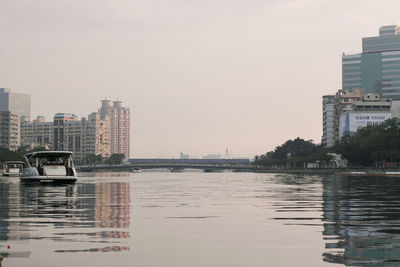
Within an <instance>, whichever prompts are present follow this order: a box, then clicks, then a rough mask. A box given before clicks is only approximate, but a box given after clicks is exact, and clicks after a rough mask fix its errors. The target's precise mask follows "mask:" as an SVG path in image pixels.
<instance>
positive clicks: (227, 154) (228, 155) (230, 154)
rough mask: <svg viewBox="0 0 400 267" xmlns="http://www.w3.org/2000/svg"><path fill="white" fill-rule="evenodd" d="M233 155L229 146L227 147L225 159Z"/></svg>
mask: <svg viewBox="0 0 400 267" xmlns="http://www.w3.org/2000/svg"><path fill="white" fill-rule="evenodd" d="M231 157H232V153H231V152H229V149H228V148H226V149H225V156H224V158H225V159H230V158H231Z"/></svg>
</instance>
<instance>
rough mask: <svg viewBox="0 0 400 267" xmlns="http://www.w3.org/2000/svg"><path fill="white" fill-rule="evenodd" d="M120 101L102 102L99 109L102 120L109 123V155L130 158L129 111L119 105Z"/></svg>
mask: <svg viewBox="0 0 400 267" xmlns="http://www.w3.org/2000/svg"><path fill="white" fill-rule="evenodd" d="M121 103H122V102H121V101H113V105H111V101H110V100H102V101H101V108H100V109H99V113H100V117H101V119H102V120H104V119H106V118H107V117H108V119H109V121H110V132H111V135H110V138H111V154H124V155H125V158H126V159H129V156H130V110H129V108H127V107H123V106H122V105H121Z"/></svg>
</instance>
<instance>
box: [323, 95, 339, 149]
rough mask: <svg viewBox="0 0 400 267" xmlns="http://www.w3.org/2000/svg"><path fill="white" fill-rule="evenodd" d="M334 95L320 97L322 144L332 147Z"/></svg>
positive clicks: (333, 138)
mask: <svg viewBox="0 0 400 267" xmlns="http://www.w3.org/2000/svg"><path fill="white" fill-rule="evenodd" d="M334 126H335V96H334V95H324V96H323V97H322V141H321V143H322V145H324V146H326V147H332V146H334V145H335V141H336V140H335V127H334Z"/></svg>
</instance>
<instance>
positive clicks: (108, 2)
mask: <svg viewBox="0 0 400 267" xmlns="http://www.w3.org/2000/svg"><path fill="white" fill-rule="evenodd" d="M399 7H400V2H398V1H394V0H391V1H385V0H384V1H379V2H377V1H372V0H370V1H361V0H355V1H345V0H338V1H328V0H295V1H293V0H284V1H277V0H267V1H261V0H247V1H239V0H231V1H227V0H215V1H208V0H204V1H195V0H187V1H183V0H170V1H160V0H148V1H137V0H130V1H128V0H96V1H95V0H86V1H77V0H68V1H66V0H59V1H50V0H36V1H29V0H3V1H1V2H0V33H1V36H2V41H1V43H0V88H2V87H5V88H11V89H12V90H13V92H18V93H28V94H30V95H31V107H32V113H31V114H32V119H34V118H35V117H36V116H37V115H44V116H45V117H46V120H52V117H53V115H54V114H55V113H59V112H66V113H74V114H76V115H78V116H79V117H83V116H87V115H88V114H90V113H91V112H94V111H97V109H98V108H99V107H100V104H101V103H100V100H102V99H104V98H107V99H110V100H116V99H118V100H121V101H122V105H123V106H127V107H129V108H130V110H131V122H132V124H131V149H132V153H131V157H134V158H146V157H149V158H152V157H164V158H171V157H179V153H180V152H183V153H185V154H189V155H191V156H197V157H201V156H204V155H207V154H218V153H220V154H222V155H223V154H224V153H225V149H226V148H228V149H229V150H230V151H231V153H232V154H233V155H234V156H236V157H253V156H254V155H259V154H263V153H266V152H267V151H270V150H273V149H274V148H275V147H276V146H278V145H281V144H282V143H283V142H285V141H286V140H288V139H294V138H296V137H300V138H303V139H305V140H310V139H312V140H314V142H316V143H319V142H320V141H321V136H322V110H321V109H322V96H323V95H326V94H333V93H335V91H337V90H338V89H340V87H341V55H342V53H343V52H344V53H360V52H361V39H362V37H367V36H377V35H378V31H379V27H381V26H384V25H393V24H399V23H400V15H399V14H398V12H397V10H398V8H399ZM396 22H399V23H396Z"/></svg>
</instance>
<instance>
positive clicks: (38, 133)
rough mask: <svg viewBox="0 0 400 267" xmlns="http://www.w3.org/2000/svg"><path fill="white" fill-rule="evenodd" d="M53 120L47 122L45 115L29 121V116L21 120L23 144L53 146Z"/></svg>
mask: <svg viewBox="0 0 400 267" xmlns="http://www.w3.org/2000/svg"><path fill="white" fill-rule="evenodd" d="M53 128H54V123H53V122H46V121H45V118H44V117H43V116H38V117H37V118H36V120H33V121H29V120H28V119H27V118H23V119H22V120H21V127H20V129H21V146H30V147H45V148H48V149H52V147H53V137H54V135H53Z"/></svg>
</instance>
